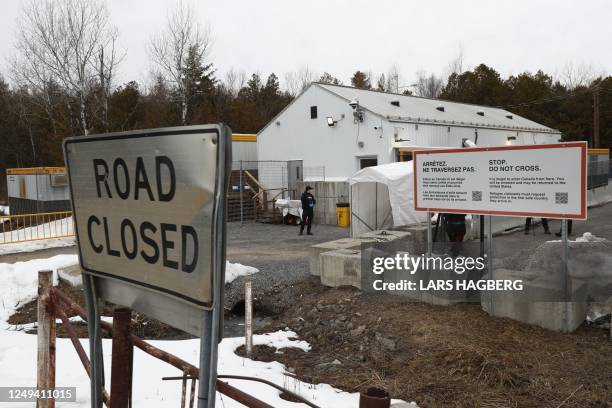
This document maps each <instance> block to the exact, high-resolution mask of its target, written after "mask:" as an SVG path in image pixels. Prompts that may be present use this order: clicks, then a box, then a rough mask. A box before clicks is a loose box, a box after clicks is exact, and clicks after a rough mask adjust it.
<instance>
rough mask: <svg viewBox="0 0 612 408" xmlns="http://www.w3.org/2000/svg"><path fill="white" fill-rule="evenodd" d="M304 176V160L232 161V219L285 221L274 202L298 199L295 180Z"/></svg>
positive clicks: (229, 196) (229, 205) (229, 199)
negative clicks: (302, 161)
mask: <svg viewBox="0 0 612 408" xmlns="http://www.w3.org/2000/svg"><path fill="white" fill-rule="evenodd" d="M302 177H303V170H302V166H301V161H300V162H297V161H293V162H292V161H280V160H260V161H252V160H248V161H247V160H240V161H234V162H232V174H231V177H230V184H229V188H228V192H227V219H228V221H240V222H245V221H253V220H254V221H261V222H280V221H282V217H281V214H280V212H279V211H278V210H276V209H275V208H274V202H275V201H276V200H278V199H281V198H285V199H287V198H288V199H291V198H294V197H295V195H296V192H295V182H296V181H297V180H299V179H301V178H302Z"/></svg>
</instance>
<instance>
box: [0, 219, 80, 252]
mask: <svg viewBox="0 0 612 408" xmlns="http://www.w3.org/2000/svg"><path fill="white" fill-rule="evenodd" d="M71 234H74V223H73V222H72V217H68V218H61V219H57V220H53V221H50V222H46V223H44V224H39V225H34V226H32V227H27V228H19V229H16V230H12V231H8V232H4V233H0V243H3V244H11V243H12V242H15V241H27V240H32V241H27V242H22V243H19V244H30V243H33V242H36V241H33V240H39V239H40V240H49V239H56V238H47V237H65V236H67V235H71ZM70 238H72V240H73V242H74V237H70ZM20 252H28V251H20Z"/></svg>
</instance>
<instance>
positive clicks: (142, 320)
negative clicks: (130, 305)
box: [8, 280, 193, 340]
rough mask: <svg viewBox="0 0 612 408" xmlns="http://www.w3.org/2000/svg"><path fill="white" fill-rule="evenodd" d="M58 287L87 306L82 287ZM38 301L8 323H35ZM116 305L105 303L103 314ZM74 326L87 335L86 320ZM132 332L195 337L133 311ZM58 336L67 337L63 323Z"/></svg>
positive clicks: (62, 284)
mask: <svg viewBox="0 0 612 408" xmlns="http://www.w3.org/2000/svg"><path fill="white" fill-rule="evenodd" d="M58 289H60V290H61V291H62V292H63V293H64V294H66V295H67V296H68V297H69V298H70V299H72V300H73V301H75V302H76V303H78V304H79V305H81V306H83V308H85V296H84V292H83V290H82V289H80V288H75V287H73V286H70V285H69V284H67V283H65V282H64V281H61V280H60V282H59V285H58ZM37 303H38V299H35V300H32V301H31V302H28V303H26V304H25V305H23V306H22V307H20V308H19V309H18V310H17V312H16V313H15V314H14V315H12V316H11V317H10V318H9V320H8V323H9V324H14V325H20V324H27V323H33V322H36V321H37V318H38V317H37V307H38V306H37ZM114 308H115V306H113V305H112V304H110V303H105V304H104V308H103V309H102V316H112V315H113V310H114ZM65 312H66V315H67V316H68V317H72V316H76V315H75V314H74V313H69V312H68V310H65ZM72 326H73V327H74V328H75V331H76V333H77V335H78V336H79V337H81V338H86V337H87V324H85V323H84V322H73V323H72ZM131 326H132V327H131V329H132V333H133V334H135V335H137V336H138V337H141V338H143V339H168V340H171V339H176V340H178V339H185V338H193V336H191V335H189V334H186V333H184V332H183V331H181V330H179V329H175V328H174V327H171V326H168V325H166V324H164V323H161V322H159V321H157V320H154V319H150V318H148V317H146V316H144V315H142V314H140V313H136V312H132V325H131ZM27 333H30V334H36V329H35V328H34V329H32V330H29V331H27ZM57 336H58V337H67V335H66V331H65V329H64V327H63V325H62V324H59V323H58V324H57ZM102 336H103V337H105V338H109V337H110V336H109V335H108V334H107V333H106V332H105V331H102Z"/></svg>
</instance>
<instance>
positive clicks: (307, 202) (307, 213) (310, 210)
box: [300, 186, 317, 235]
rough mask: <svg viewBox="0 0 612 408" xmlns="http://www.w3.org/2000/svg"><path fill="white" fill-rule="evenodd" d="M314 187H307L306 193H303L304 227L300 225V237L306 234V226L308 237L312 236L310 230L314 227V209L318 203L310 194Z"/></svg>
mask: <svg viewBox="0 0 612 408" xmlns="http://www.w3.org/2000/svg"><path fill="white" fill-rule="evenodd" d="M310 190H312V187H310V186H306V188H305V189H304V192H303V193H302V197H301V200H302V225H300V235H302V234H303V233H304V226H308V228H307V229H306V233H307V234H308V235H312V232H310V228H311V226H312V218H313V217H314V207H315V204H316V203H317V200H315V198H314V196H313V195H312V194H311V193H310Z"/></svg>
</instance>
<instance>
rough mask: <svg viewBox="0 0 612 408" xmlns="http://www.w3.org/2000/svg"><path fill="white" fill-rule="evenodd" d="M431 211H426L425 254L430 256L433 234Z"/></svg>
mask: <svg viewBox="0 0 612 408" xmlns="http://www.w3.org/2000/svg"><path fill="white" fill-rule="evenodd" d="M432 214H433V213H432V212H429V211H428V212H427V256H428V257H431V253H432V252H433V234H432V231H431V217H432ZM439 216H440V214H438V217H439Z"/></svg>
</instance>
